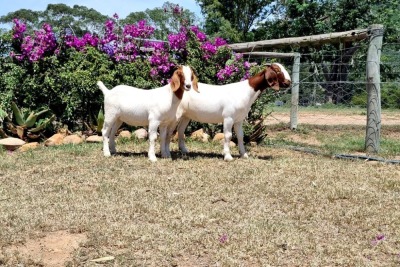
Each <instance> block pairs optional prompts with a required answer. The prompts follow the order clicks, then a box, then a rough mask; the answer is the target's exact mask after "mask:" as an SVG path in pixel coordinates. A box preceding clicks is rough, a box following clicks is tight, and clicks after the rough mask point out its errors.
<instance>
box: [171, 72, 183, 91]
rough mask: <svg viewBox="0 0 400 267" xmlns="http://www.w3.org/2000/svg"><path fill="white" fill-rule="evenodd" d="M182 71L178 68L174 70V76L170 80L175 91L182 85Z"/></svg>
mask: <svg viewBox="0 0 400 267" xmlns="http://www.w3.org/2000/svg"><path fill="white" fill-rule="evenodd" d="M180 73H181V71H180V69H177V70H176V71H174V74H173V75H172V78H171V82H170V84H171V89H172V91H174V92H175V91H176V90H178V89H179V87H181V77H180V75H181V74H180Z"/></svg>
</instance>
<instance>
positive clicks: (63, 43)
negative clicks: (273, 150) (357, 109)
mask: <svg viewBox="0 0 400 267" xmlns="http://www.w3.org/2000/svg"><path fill="white" fill-rule="evenodd" d="M197 2H198V4H199V5H200V7H201V11H202V15H203V16H204V20H203V21H202V22H201V23H199V18H197V17H196V15H195V14H194V13H192V12H190V11H189V10H185V9H183V8H182V7H180V6H179V5H176V4H174V3H171V2H166V3H164V5H163V6H162V7H160V8H155V9H147V10H145V11H143V12H132V13H131V14H129V15H128V16H127V17H126V18H119V17H118V16H117V15H115V16H114V17H113V18H107V17H106V16H104V15H102V14H101V13H99V12H98V11H96V10H94V9H89V8H87V7H85V6H79V5H74V6H73V7H69V6H67V5H65V4H49V5H48V6H47V8H46V10H44V11H32V10H24V9H22V10H17V11H15V12H11V13H9V14H7V15H5V16H2V17H0V22H2V23H12V25H13V27H14V29H13V31H7V30H5V29H1V30H0V54H1V55H2V56H1V57H0V61H1V62H0V63H1V64H0V109H1V110H3V111H5V112H6V113H8V114H10V102H11V101H12V100H13V101H15V102H16V103H17V104H18V106H20V107H23V108H26V109H31V110H38V109H42V108H47V107H48V108H50V109H51V111H52V112H53V113H54V114H56V116H57V121H58V122H60V123H62V124H68V125H69V126H71V127H79V126H80V125H82V123H83V122H88V121H90V120H92V119H93V117H94V115H95V114H97V112H98V110H99V109H100V107H101V103H102V96H101V94H99V90H98V89H97V87H96V85H95V83H96V81H97V80H102V81H103V82H104V83H105V84H106V85H107V86H109V87H112V86H115V85H117V84H121V83H124V84H129V85H133V86H137V87H141V88H154V87H157V86H160V85H162V84H166V83H167V82H168V78H169V76H170V75H171V72H172V70H173V68H174V66H176V65H178V64H189V65H191V66H193V67H194V68H195V70H197V74H198V76H199V79H200V81H202V82H205V83H212V84H224V83H229V82H235V81H238V80H241V79H245V78H247V77H248V76H249V75H250V73H251V72H254V71H255V70H256V69H257V68H258V67H259V65H254V64H250V63H249V62H247V61H246V60H245V59H243V57H241V56H240V55H239V54H235V53H233V52H232V50H231V49H230V48H229V47H227V46H226V45H225V43H226V42H228V43H234V42H244V41H253V40H254V41H257V40H265V39H275V38H284V37H294V36H304V35H312V34H320V33H327V32H338V31H346V30H352V29H356V28H366V27H368V26H369V25H371V24H376V23H379V24H383V25H384V28H385V36H384V42H385V43H386V44H390V43H398V42H399V40H400V15H399V13H398V12H397V10H399V8H400V6H399V5H400V4H399V3H398V1H395V0H386V1H377V0H361V1H353V0H351V1H349V0H323V1H297V0H288V1H270V0H252V1H236V0H234V1H224V0H197ZM15 18H18V21H15V20H14V19H15ZM13 20H14V21H13ZM196 22H197V25H194V24H196ZM193 25H194V26H193ZM155 39H157V40H160V41H161V42H153V41H152V40H155ZM366 45H367V44H365V43H364V44H363V43H358V44H355V43H346V44H338V45H325V46H323V47H306V48H295V50H296V52H300V53H302V64H304V65H302V69H303V70H302V71H311V72H312V71H314V70H315V69H317V70H318V71H319V73H320V74H321V75H320V77H319V78H320V82H321V85H322V87H321V88H320V89H319V90H318V91H317V93H318V94H319V95H321V96H323V97H324V98H325V101H326V102H331V103H333V104H343V103H341V101H342V99H341V98H335V97H332V96H331V95H332V92H335V90H336V89H335V87H332V86H329V85H331V84H337V83H338V81H339V80H338V79H339V78H340V79H341V78H343V77H346V80H347V79H348V80H351V79H356V77H361V76H363V75H364V74H365V66H363V64H359V63H360V62H365V48H366ZM140 47H144V48H145V49H141V48H140ZM293 49H294V48H292V49H284V50H281V52H292V51H291V50H293ZM321 51H324V52H321ZM398 60H399V59H398V54H397V56H396V55H395V56H390V57H387V58H386V59H385V58H383V59H382V62H383V64H382V68H381V75H382V77H383V79H388V80H390V81H398V80H399V76H400V73H399V72H398V70H397V69H396V68H398V67H396V65H394V64H393V62H396V61H397V62H398ZM258 63H262V62H258ZM284 63H285V64H287V65H288V66H290V65H291V62H290V61H285V62H284ZM340 64H342V65H345V66H346V68H341V69H337V67H335V66H337V65H340ZM289 69H290V68H289ZM304 69H306V70H304ZM335 72H338V73H340V75H337V76H330V78H329V80H328V79H327V78H326V77H328V75H327V74H329V73H335ZM313 90H314V89H313V88H312V87H310V88H309V86H307V85H305V86H303V87H302V90H301V94H303V96H306V95H308V94H309V93H310V92H312V91H313ZM344 90H346V95H347V99H346V101H347V103H352V104H355V105H358V104H357V103H359V102H360V99H363V98H364V97H365V91H364V90H359V89H354V88H353V87H352V86H345V87H344ZM396 90H397V86H396V85H393V84H384V85H383V88H382V98H383V99H384V100H385V101H384V102H385V106H384V107H398V106H399V101H398V100H397V99H396V97H397V95H398V93H396V92H397V91H396ZM269 97H270V96H265V97H264V98H263V99H261V100H260V101H258V102H257V103H256V104H255V106H254V107H255V112H254V113H255V114H259V113H260V112H259V111H260V110H262V109H263V105H260V104H259V103H265V102H266V100H267V99H269V100H271V98H269ZM301 97H302V96H301ZM349 99H350V100H349ZM349 101H351V102H349ZM261 113H262V112H261ZM250 115H252V114H250Z"/></svg>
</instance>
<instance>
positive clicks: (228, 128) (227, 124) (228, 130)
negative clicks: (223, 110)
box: [224, 118, 233, 161]
mask: <svg viewBox="0 0 400 267" xmlns="http://www.w3.org/2000/svg"><path fill="white" fill-rule="evenodd" d="M232 126H233V120H232V119H231V118H226V119H224V138H225V140H224V160H226V161H232V160H233V158H232V155H231V151H230V148H229V144H230V142H231V139H232Z"/></svg>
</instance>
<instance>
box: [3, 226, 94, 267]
mask: <svg viewBox="0 0 400 267" xmlns="http://www.w3.org/2000/svg"><path fill="white" fill-rule="evenodd" d="M86 240H87V237H86V235H85V234H73V233H69V232H68V231H57V232H50V233H47V234H46V235H45V236H44V237H42V238H37V239H29V240H27V242H26V243H25V244H23V245H17V246H11V247H8V248H6V251H7V253H9V254H13V255H15V257H19V258H23V259H31V260H32V261H33V262H36V263H37V262H40V263H41V264H42V266H44V267H47V266H48V267H50V266H51V267H62V266H65V262H67V261H69V260H71V259H72V258H71V257H72V253H73V251H74V250H75V249H77V248H78V247H79V245H80V243H82V242H86ZM28 264H30V263H29V262H28Z"/></svg>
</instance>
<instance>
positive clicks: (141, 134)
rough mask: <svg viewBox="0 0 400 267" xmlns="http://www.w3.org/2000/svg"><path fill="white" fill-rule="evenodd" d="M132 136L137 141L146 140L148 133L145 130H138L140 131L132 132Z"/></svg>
mask: <svg viewBox="0 0 400 267" xmlns="http://www.w3.org/2000/svg"><path fill="white" fill-rule="evenodd" d="M133 135H134V136H135V138H137V139H147V136H148V133H147V130H146V129H144V128H140V129H137V130H136V131H134V132H133Z"/></svg>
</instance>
